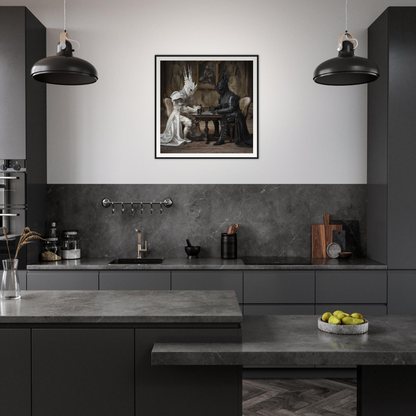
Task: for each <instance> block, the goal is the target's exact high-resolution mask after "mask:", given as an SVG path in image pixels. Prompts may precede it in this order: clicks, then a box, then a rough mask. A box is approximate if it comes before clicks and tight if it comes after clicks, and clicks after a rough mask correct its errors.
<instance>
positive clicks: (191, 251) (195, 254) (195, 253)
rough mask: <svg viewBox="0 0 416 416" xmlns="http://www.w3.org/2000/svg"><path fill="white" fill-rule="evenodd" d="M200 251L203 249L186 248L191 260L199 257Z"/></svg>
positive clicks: (195, 247) (197, 247)
mask: <svg viewBox="0 0 416 416" xmlns="http://www.w3.org/2000/svg"><path fill="white" fill-rule="evenodd" d="M199 250H201V247H199V246H185V252H186V254H187V255H188V257H191V258H196V257H198V254H199Z"/></svg>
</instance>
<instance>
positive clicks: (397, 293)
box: [388, 271, 416, 315]
mask: <svg viewBox="0 0 416 416" xmlns="http://www.w3.org/2000/svg"><path fill="white" fill-rule="evenodd" d="M415 293H416V272H415V271H393V272H392V271H389V296H388V299H389V315H416V303H415Z"/></svg>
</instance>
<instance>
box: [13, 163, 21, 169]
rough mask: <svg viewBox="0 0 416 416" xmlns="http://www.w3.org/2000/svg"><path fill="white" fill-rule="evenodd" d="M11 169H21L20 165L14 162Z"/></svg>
mask: <svg viewBox="0 0 416 416" xmlns="http://www.w3.org/2000/svg"><path fill="white" fill-rule="evenodd" d="M13 169H14V170H20V169H22V167H21V166H20V165H19V164H18V163H16V164H15V165H13Z"/></svg>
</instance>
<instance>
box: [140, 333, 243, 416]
mask: <svg viewBox="0 0 416 416" xmlns="http://www.w3.org/2000/svg"><path fill="white" fill-rule="evenodd" d="M135 332H136V335H135V336H136V416H144V415H145V416H165V415H166V416H188V415H189V416H239V415H241V414H242V409H241V407H242V399H241V395H242V391H241V390H242V384H243V383H242V375H241V368H240V367H239V366H232V365H217V366H211V365H184V366H165V365H151V351H152V348H153V345H154V344H155V343H159V342H165V343H167V342H172V343H211V342H214V343H239V342H241V329H237V328H228V329H217V328H211V329H207V328H206V329H198V328H195V329H186V328H175V329H163V328H161V329H145V328H144V329H136V331H135Z"/></svg>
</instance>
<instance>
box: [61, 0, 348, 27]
mask: <svg viewBox="0 0 416 416" xmlns="http://www.w3.org/2000/svg"><path fill="white" fill-rule="evenodd" d="M65 1H66V0H65ZM345 33H348V0H345Z"/></svg>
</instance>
